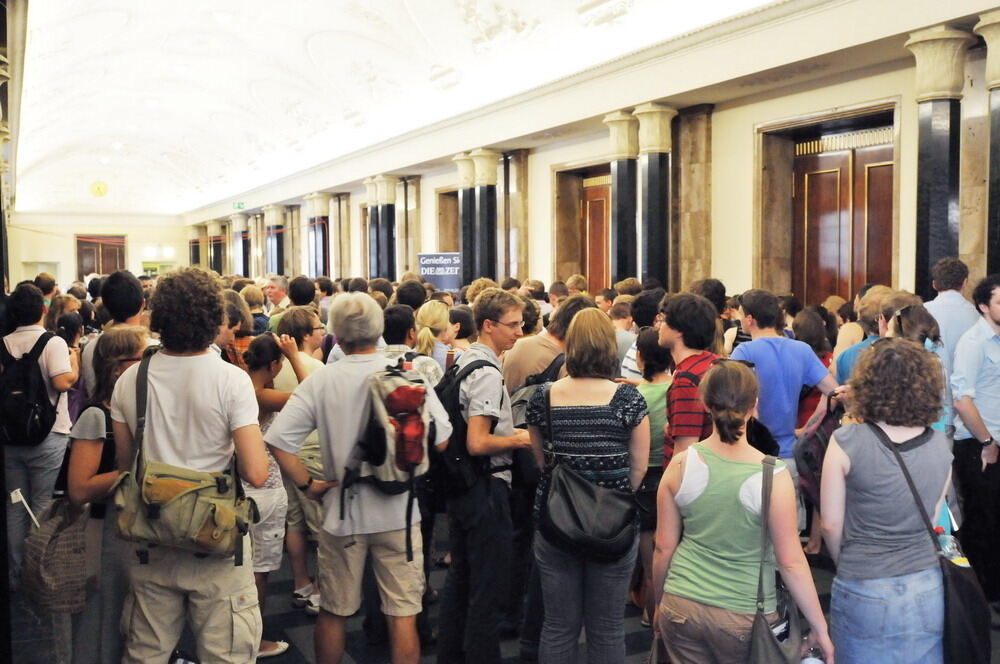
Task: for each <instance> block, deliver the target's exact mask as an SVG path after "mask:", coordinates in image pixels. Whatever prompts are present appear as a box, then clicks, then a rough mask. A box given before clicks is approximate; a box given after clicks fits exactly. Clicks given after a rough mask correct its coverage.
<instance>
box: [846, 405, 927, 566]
mask: <svg viewBox="0 0 1000 664" xmlns="http://www.w3.org/2000/svg"><path fill="white" fill-rule="evenodd" d="M865 424H867V426H868V427H869V428H870V429H871V430H872V432H873V433H874V434H875V437H876V438H878V439H879V442H880V443H882V444H883V445H885V446H886V447H888V448H889V450H890V451H891V452H892V454H893V456H895V457H896V462H897V463H898V464H899V469H900V470H902V471H903V477H905V478H906V485H907V486H908V487H910V493H911V494H913V501H914V502H915V503H916V504H917V509H918V510H919V511H920V516H921V517H922V518H923V520H924V526H925V527H926V528H927V534H928V535H930V537H931V541H932V542H933V543H934V550H935V551H937V552H938V553H939V554H941V555H944V551H943V550H942V549H941V541H940V540H939V539H938V536H937V533H935V532H934V526H933V524H931V519H930V517H929V516H927V510H926V509H924V503H923V501H921V500H920V494H919V493H917V487H916V485H915V484H914V483H913V478H912V477H911V476H910V471H909V469H908V468H907V467H906V463H905V462H904V461H903V455H901V454H900V453H899V450H898V449H897V446H896V443H894V442H892V440H890V439H889V436H888V435H886V433H885V431H882V429H881V428H880V427H878V426H876V425H874V424H872V423H870V422H866V423H865Z"/></svg>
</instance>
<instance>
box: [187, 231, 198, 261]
mask: <svg viewBox="0 0 1000 664" xmlns="http://www.w3.org/2000/svg"><path fill="white" fill-rule="evenodd" d="M187 229H188V263H189V264H190V265H194V266H197V265H201V226H188V227H187Z"/></svg>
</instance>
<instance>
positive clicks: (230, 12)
mask: <svg viewBox="0 0 1000 664" xmlns="http://www.w3.org/2000/svg"><path fill="white" fill-rule="evenodd" d="M769 3H770V0H711V1H710V2H690V1H689V0H290V1H289V2H280V3H276V2H271V1H265V0H169V1H168V0H144V1H143V2H136V1H135V0H90V1H88V2H86V3H81V2H78V1H77V0H38V1H35V2H32V3H31V4H30V5H29V15H28V45H27V52H26V55H25V67H24V85H23V92H22V106H21V116H20V135H19V139H18V140H19V143H18V155H17V161H16V164H17V173H16V176H17V179H16V182H17V184H16V209H17V210H18V211H24V212H74V213H80V212H83V213H122V212H128V213H164V214H177V213H181V212H184V211H187V210H191V209H193V208H196V207H199V206H201V205H205V204H208V203H211V202H213V201H217V200H220V199H224V198H226V197H229V196H234V195H236V194H238V193H240V192H242V191H246V190H248V189H251V188H253V187H256V186H259V185H262V184H266V183H268V182H271V181H274V180H276V179H279V178H282V177H285V176H288V175H290V174H292V173H295V172H297V171H299V170H302V169H305V168H309V167H311V166H314V165H316V164H319V163H323V162H325V161H328V160H330V159H333V158H335V157H338V156H342V155H345V154H349V153H351V152H353V151H356V150H359V149H362V148H364V147H367V146H371V145H373V144H375V143H378V142H379V141H383V140H386V139H389V138H392V137H394V136H398V135H401V134H404V133H406V132H408V131H411V130H413V129H416V128H418V127H422V126H426V125H429V124H432V123H434V122H438V121H440V120H444V119H446V118H448V117H452V116H455V115H457V114H460V113H463V112H466V111H470V110H473V109H475V108H479V107H483V106H486V105H488V104H490V103H492V102H495V101H497V100H499V99H503V98H506V97H509V96H512V95H515V94H518V93H520V92H523V91H526V90H529V89H531V88H535V87H537V86H540V85H544V84H545V83H548V82H551V81H554V80H557V79H559V78H562V77H564V76H568V75H570V74H573V73H576V72H578V71H581V70H584V69H587V68H589V67H592V66H594V65H597V64H600V63H602V62H606V61H608V60H612V59H614V58H616V57H620V56H621V55H624V54H626V53H629V52H631V51H635V50H637V49H640V48H643V47H646V46H650V45H652V44H655V43H658V42H662V41H664V40H667V39H670V38H671V37H675V36H677V35H679V34H682V33H685V32H689V31H691V30H693V29H696V28H699V27H702V26H705V25H708V24H710V23H713V22H716V21H719V20H722V19H724V18H726V17H729V16H732V15H734V14H737V13H741V12H744V11H747V10H750V9H753V8H756V7H759V6H761V5H764V4H769ZM95 182H101V183H106V185H107V193H106V194H105V195H103V196H95V195H94V194H93V193H92V190H91V185H92V184H93V183H95ZM330 184H331V185H335V184H338V183H330ZM98 193H100V192H98Z"/></svg>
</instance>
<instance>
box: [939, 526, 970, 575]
mask: <svg viewBox="0 0 1000 664" xmlns="http://www.w3.org/2000/svg"><path fill="white" fill-rule="evenodd" d="M934 532H935V533H936V534H937V536H938V542H939V543H940V544H941V554H942V555H943V556H944V557H945V558H947V559H948V560H950V561H951V562H952V563H954V564H956V565H958V566H960V567H968V566H969V559H968V558H966V557H965V554H963V553H962V547H961V546H959V544H958V539H956V538H955V536H954V535H948V534H946V533H945V532H944V528H943V527H942V526H938V527H937V528H935V529H934Z"/></svg>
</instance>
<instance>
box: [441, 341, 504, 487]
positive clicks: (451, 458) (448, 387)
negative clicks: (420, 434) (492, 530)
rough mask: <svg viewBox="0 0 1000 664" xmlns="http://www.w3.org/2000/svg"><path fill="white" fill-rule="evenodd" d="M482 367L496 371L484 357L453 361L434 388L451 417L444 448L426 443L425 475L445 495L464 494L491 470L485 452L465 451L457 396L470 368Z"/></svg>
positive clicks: (464, 425)
mask: <svg viewBox="0 0 1000 664" xmlns="http://www.w3.org/2000/svg"><path fill="white" fill-rule="evenodd" d="M483 367H492V368H493V369H494V370H495V371H500V370H499V369H497V366H496V365H495V364H493V363H492V362H489V361H488V360H474V361H472V362H469V363H468V364H466V365H465V366H459V365H458V364H453V365H452V366H451V367H450V368H449V369H448V371H446V372H445V374H444V377H442V378H441V381H440V382H439V383H438V384H437V387H435V388H434V391H435V392H437V396H438V400H440V401H441V405H442V406H444V409H445V411H446V412H447V413H448V419H449V420H450V421H451V438H449V441H448V447H447V448H446V449H445V451H444V452H440V451H438V450H437V449H436V448H435V447H434V446H433V445H432V446H430V458H431V469H430V472H429V475H430V481H431V485H432V486H433V487H434V490H435V491H439V492H441V494H442V495H444V496H445V497H447V498H455V497H458V496H461V495H463V494H465V493H466V492H468V491H469V489H471V488H472V487H474V486H475V485H476V483H477V482H478V481H479V478H481V477H484V476H486V475H488V474H489V473H490V471H491V468H490V457H489V456H472V455H471V454H469V448H468V446H467V444H466V435H467V434H468V429H469V427H468V423H467V422H466V421H465V416H464V415H463V414H462V404H461V402H460V400H459V391H460V388H461V386H462V381H463V380H465V379H466V378H467V377H468V376H469V374H471V373H472V372H473V371H476V370H477V369H482V368H483Z"/></svg>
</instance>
